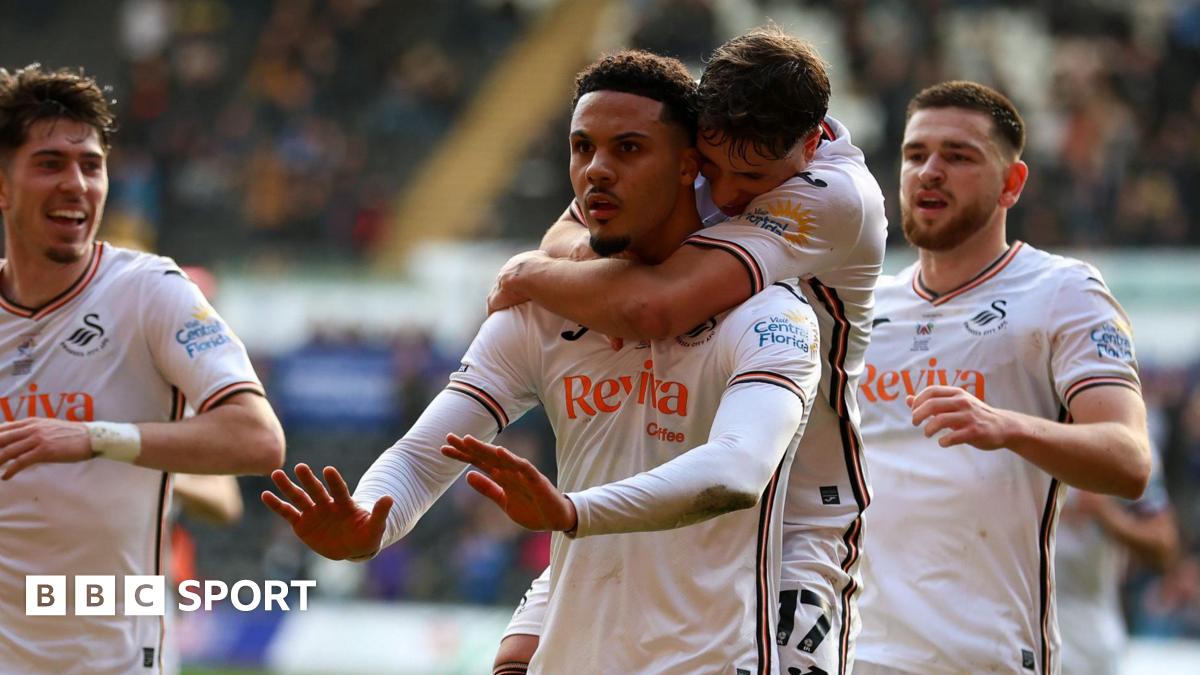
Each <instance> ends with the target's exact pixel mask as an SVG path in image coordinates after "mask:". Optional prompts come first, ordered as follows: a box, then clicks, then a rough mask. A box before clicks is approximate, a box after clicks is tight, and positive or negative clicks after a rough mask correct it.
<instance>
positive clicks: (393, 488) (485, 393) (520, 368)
mask: <svg viewBox="0 0 1200 675" xmlns="http://www.w3.org/2000/svg"><path fill="white" fill-rule="evenodd" d="M531 307H532V306H531V305H530V304H529V303H525V304H523V305H521V306H519V307H515V308H512V309H507V310H502V311H499V312H495V313H494V314H492V315H491V316H489V317H488V318H487V320H486V321H484V322H483V325H482V326H481V327H480V328H479V333H478V334H476V336H475V340H474V341H472V342H471V346H470V348H468V349H467V353H466V355H464V356H463V359H462V365H461V366H460V367H459V369H458V371H456V372H455V373H454V374H452V375H451V376H450V383H449V384H447V385H446V389H445V390H444V391H443V392H441V393H440V394H438V396H437V397H435V398H434V399H433V401H432V402H431V403H430V404H429V406H427V407H426V408H425V411H424V412H422V413H421V416H420V417H419V418H418V419H417V421H416V423H414V424H413V426H412V428H410V429H409V430H408V432H407V433H405V434H404V436H403V437H402V438H401V439H400V440H398V441H396V443H395V444H394V445H393V446H392V447H390V448H388V449H387V450H386V451H384V453H383V454H382V455H380V456H379V458H378V459H376V460H375V463H374V464H372V465H371V468H370V469H368V470H367V473H366V474H365V475H363V478H362V480H361V481H359V484H358V487H357V488H356V489H355V491H354V499H355V501H356V502H358V504H359V505H360V506H362V507H363V508H365V509H367V510H370V509H371V508H372V506H373V505H374V504H375V502H376V501H378V500H379V498H380V497H383V496H384V495H391V496H392V497H393V498H394V499H395V504H394V505H393V506H392V510H391V511H390V512H389V513H388V520H387V527H386V529H385V531H384V537H383V542H382V546H389V545H391V544H392V543H394V542H395V541H397V540H398V539H400V538H401V537H403V536H404V535H405V534H407V533H408V532H409V531H410V530H411V529H412V528H413V526H414V525H416V523H417V521H418V520H419V519H420V518H421V516H422V515H423V514H424V513H425V512H426V511H427V510H428V509H429V507H430V506H431V505H432V504H433V503H434V502H435V501H436V500H437V498H438V497H440V496H441V495H442V493H444V492H445V491H446V489H447V488H449V487H450V485H451V484H452V483H453V482H454V480H455V479H456V478H457V477H458V476H459V474H461V473H462V472H463V470H465V469H466V464H463V463H462V462H459V461H457V460H453V459H450V458H448V457H446V456H445V455H443V454H442V453H441V446H442V444H443V443H445V441H446V434H449V433H454V434H458V435H459V436H465V435H471V436H474V437H476V438H478V439H480V440H482V441H485V442H490V441H491V440H492V439H494V438H495V437H496V435H497V434H499V433H500V432H501V431H503V430H504V428H505V427H507V426H508V423H509V421H510V420H515V419H517V418H518V417H520V416H521V415H523V414H524V413H525V412H527V411H528V410H529V409H530V408H532V407H533V406H534V405H537V402H538V399H537V395H536V391H535V389H534V386H533V382H532V379H531V377H532V376H531V373H532V372H533V367H536V366H537V365H538V364H537V363H533V362H531V361H530V360H529V355H530V353H531V351H532V350H531V348H530V345H531V344H532V342H533V341H532V340H531V339H530V338H531V335H530V325H531V324H530V322H531V321H532V318H531Z"/></svg>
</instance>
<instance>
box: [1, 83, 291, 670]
mask: <svg viewBox="0 0 1200 675" xmlns="http://www.w3.org/2000/svg"><path fill="white" fill-rule="evenodd" d="M113 123H114V120H113V115H112V113H111V111H110V110H109V104H108V101H106V100H105V96H104V92H103V91H102V90H101V89H100V87H99V86H97V84H96V83H95V82H94V81H93V80H92V79H90V78H87V77H84V76H82V75H79V74H76V73H73V72H70V71H62V70H60V71H45V70H42V69H41V68H40V67H39V66H37V65H32V66H29V67H27V68H24V69H21V70H18V71H16V72H15V73H10V72H8V71H6V70H3V69H0V214H3V217H4V249H5V253H6V255H7V259H6V260H4V261H3V267H0V342H2V344H3V353H4V354H6V355H7V358H8V359H9V361H7V362H6V363H5V369H6V371H5V374H6V376H7V377H6V378H5V380H4V382H5V383H4V385H3V387H2V392H0V408H2V411H3V414H4V420H3V423H2V424H0V479H3V481H4V482H3V483H0V541H2V542H3V546H2V547H0V672H4V673H79V674H85V673H86V674H87V675H94V674H96V673H113V674H117V673H120V674H125V673H130V672H159V670H160V669H161V664H160V659H161V652H162V629H161V622H160V618H159V617H156V616H124V612H123V611H122V607H123V603H122V602H121V601H120V599H117V600H116V610H115V616H71V617H70V618H64V617H53V616H49V617H46V616H33V617H31V616H26V615H25V607H26V604H25V577H26V576H27V575H34V574H50V575H66V576H68V578H72V577H73V576H74V575H76V574H104V575H115V576H117V577H124V576H126V575H134V574H137V575H152V574H162V573H163V571H162V569H161V562H162V561H161V559H160V555H159V554H160V550H161V545H162V544H163V542H162V541H161V537H162V534H163V517H164V516H165V515H166V512H167V503H166V502H167V495H169V494H170V489H171V488H170V483H171V479H170V473H171V472H187V473H259V472H263V473H265V472H267V471H269V470H271V469H272V468H274V467H277V466H279V465H280V464H281V462H282V459H283V451H284V448H283V445H284V441H283V432H282V430H281V429H280V427H279V422H278V421H277V420H276V418H275V415H274V413H273V412H272V411H271V408H270V406H269V405H268V404H267V402H266V399H265V398H263V395H262V386H261V385H260V384H259V381H258V378H257V376H256V375H255V373H254V370H253V368H252V367H251V366H250V361H249V359H248V358H247V356H246V351H245V349H244V348H243V346H242V344H241V342H240V341H239V340H238V339H237V337H236V336H235V335H234V334H233V333H232V332H231V331H230V330H229V328H228V327H227V326H226V325H225V323H224V322H223V321H222V320H221V318H220V317H219V316H217V314H216V312H214V311H213V309H212V307H210V306H209V304H208V303H207V302H206V301H205V299H204V296H203V295H202V294H201V293H200V291H199V290H198V289H197V288H196V287H195V285H194V284H192V283H191V282H190V281H189V280H188V279H187V278H186V277H185V276H184V275H183V273H182V272H180V270H179V268H178V267H176V266H175V263H173V262H172V261H171V260H169V259H166V258H161V257H158V256H152V255H147V254H143V253H137V252H134V251H129V250H124V249H120V248H117V247H114V246H109V245H107V244H104V243H103V242H99V241H96V228H97V227H98V225H99V223H100V219H101V216H102V214H103V213H104V202H105V198H106V196H107V194H108V169H107V164H106V159H107V156H108V150H109V142H110V137H111V134H112V130H113ZM188 406H191V407H192V408H194V410H195V411H196V414H195V416H193V417H190V418H188V419H184V411H185V409H186V408H187V407H188ZM68 589H69V590H68V597H66V598H58V599H57V600H58V601H59V602H63V603H67V604H68V605H70V604H73V600H72V599H73V598H74V595H73V593H72V592H71V590H72V589H70V586H68ZM122 592H123V588H122V584H121V582H120V581H118V583H117V587H116V593H117V594H118V598H120V597H122V595H121V594H122ZM68 614H73V612H68ZM143 669H145V670H143Z"/></svg>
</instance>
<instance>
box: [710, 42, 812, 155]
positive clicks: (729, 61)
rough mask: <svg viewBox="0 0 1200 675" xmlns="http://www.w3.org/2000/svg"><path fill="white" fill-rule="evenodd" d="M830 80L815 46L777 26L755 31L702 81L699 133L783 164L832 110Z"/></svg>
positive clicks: (721, 54)
mask: <svg viewBox="0 0 1200 675" xmlns="http://www.w3.org/2000/svg"><path fill="white" fill-rule="evenodd" d="M829 92H830V90H829V74H828V73H827V72H826V69H825V62H824V61H822V60H821V57H820V55H819V54H817V50H816V49H814V48H813V46H812V45H811V44H809V43H808V42H805V41H804V40H801V39H799V38H797V37H794V36H791V35H788V34H787V33H785V32H783V30H781V29H780V28H779V27H778V26H775V25H769V26H765V27H763V28H756V29H755V30H752V31H750V32H749V33H746V34H744V35H740V36H738V37H735V38H733V39H732V40H730V41H728V42H726V43H725V44H723V45H721V46H720V47H718V48H717V50H716V51H715V52H713V54H712V57H711V58H709V60H708V63H707V65H706V66H705V68H704V75H703V76H701V78H700V133H701V135H703V136H704V138H705V140H708V141H709V142H711V143H723V142H725V141H726V140H730V141H732V145H731V147H730V149H729V150H730V155H731V156H739V157H741V158H743V159H745V158H746V157H747V155H748V153H749V151H750V150H754V151H756V152H757V153H758V154H760V155H763V156H764V157H770V158H773V159H781V158H783V157H785V156H787V154H788V153H789V152H790V151H791V150H792V148H793V147H795V145H796V143H797V142H799V141H800V140H801V139H803V138H804V137H805V136H807V135H808V134H809V133H811V132H812V131H813V130H814V129H816V128H817V125H818V124H820V123H821V121H822V120H823V119H825V113H826V112H828V110H829Z"/></svg>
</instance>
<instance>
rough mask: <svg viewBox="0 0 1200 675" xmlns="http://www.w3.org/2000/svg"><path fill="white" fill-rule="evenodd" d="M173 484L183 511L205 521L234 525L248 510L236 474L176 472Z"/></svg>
mask: <svg viewBox="0 0 1200 675" xmlns="http://www.w3.org/2000/svg"><path fill="white" fill-rule="evenodd" d="M172 488H173V494H174V496H175V498H176V499H177V500H179V504H180V506H182V507H183V512H184V513H185V514H187V515H188V516H190V517H192V518H197V519H200V520H203V521H205V522H209V523H215V524H217V525H231V524H233V523H236V522H237V521H238V520H241V518H242V513H243V512H244V510H245V505H244V504H243V503H242V493H241V491H240V490H239V489H238V484H237V479H236V478H234V477H233V476H223V475H213V474H210V475H207V476H204V475H197V474H193V473H181V474H176V475H175V478H174V481H173V484H172Z"/></svg>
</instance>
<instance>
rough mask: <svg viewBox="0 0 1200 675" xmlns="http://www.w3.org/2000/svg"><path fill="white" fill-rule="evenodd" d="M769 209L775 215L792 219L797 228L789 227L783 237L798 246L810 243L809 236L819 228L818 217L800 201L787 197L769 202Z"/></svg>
mask: <svg viewBox="0 0 1200 675" xmlns="http://www.w3.org/2000/svg"><path fill="white" fill-rule="evenodd" d="M767 211H768V212H769V213H770V214H771V215H772V216H774V217H776V218H780V219H786V220H790V221H792V222H793V223H795V224H796V225H795V228H794V229H793V228H792V227H789V228H788V229H787V231H786V232H784V233H783V238H784V239H787V240H788V241H790V242H792V243H793V244H795V245H797V246H803V245H805V244H807V243H808V239H809V237H810V236H811V235H812V233H813V232H814V231H815V230H816V229H817V224H816V222H815V221H816V218H815V217H814V216H813V213H812V211H811V210H809V209H806V208H804V206H803V204H801V203H800V202H799V201H793V200H791V199H785V200H781V201H777V202H772V203H770V204H767Z"/></svg>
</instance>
